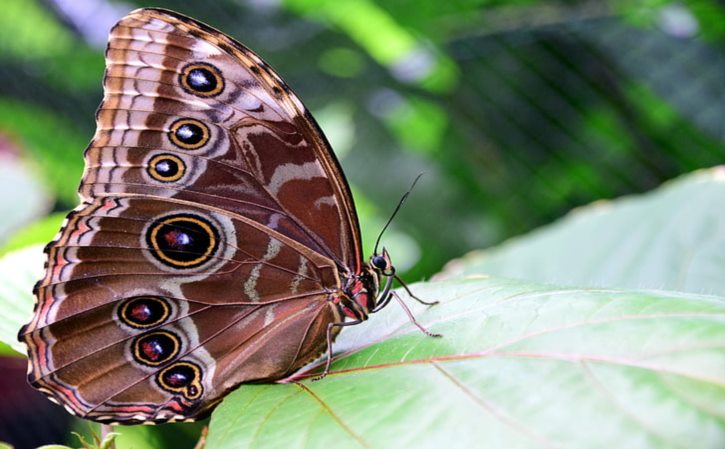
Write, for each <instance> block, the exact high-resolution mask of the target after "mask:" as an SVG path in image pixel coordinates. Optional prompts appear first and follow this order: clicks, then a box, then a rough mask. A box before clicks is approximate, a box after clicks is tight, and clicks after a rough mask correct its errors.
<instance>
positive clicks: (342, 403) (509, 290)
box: [207, 277, 725, 449]
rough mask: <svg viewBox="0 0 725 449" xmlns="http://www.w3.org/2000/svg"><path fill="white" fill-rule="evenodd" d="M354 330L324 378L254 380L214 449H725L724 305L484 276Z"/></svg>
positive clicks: (217, 431) (217, 417)
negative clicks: (409, 311) (409, 314)
mask: <svg viewBox="0 0 725 449" xmlns="http://www.w3.org/2000/svg"><path fill="white" fill-rule="evenodd" d="M414 288H415V291H416V292H417V293H420V294H421V295H423V296H424V297H426V298H438V299H440V300H442V303H441V304H439V305H437V306H434V307H431V308H430V309H428V310H423V309H422V308H420V307H419V308H417V310H416V316H417V317H418V318H419V320H420V321H421V322H422V323H423V324H424V325H426V326H428V327H429V328H430V329H431V330H433V331H436V332H441V333H443V334H444V337H443V338H441V339H434V338H429V337H426V336H424V335H423V334H422V333H421V332H419V331H418V330H417V329H416V328H414V327H413V326H412V325H411V324H410V323H409V321H408V320H407V318H406V317H405V315H404V314H403V313H402V312H401V310H400V308H399V307H397V306H396V305H391V307H389V308H388V309H386V310H385V311H384V312H383V313H380V314H379V315H377V316H374V317H372V319H371V320H370V322H369V323H366V324H364V325H360V326H356V327H355V328H352V329H346V330H345V331H344V332H343V333H342V334H341V338H340V341H339V344H338V345H337V346H336V348H337V349H338V350H342V351H344V352H343V356H341V357H340V359H339V360H338V361H337V362H336V363H334V364H333V371H334V372H333V373H332V374H330V375H329V376H327V378H325V379H324V380H322V381H318V382H311V381H309V380H303V381H298V382H293V383H290V384H284V385H245V386H242V387H241V388H240V389H239V390H237V391H236V392H234V393H232V394H231V395H230V396H229V397H228V398H227V399H226V400H225V401H224V402H223V403H222V405H221V406H220V407H219V409H218V410H217V411H216V412H215V413H214V415H213V416H212V421H211V427H210V432H209V440H208V444H207V449H218V448H247V447H249V448H307V447H309V448H316V447H335V448H337V449H340V448H357V447H363V448H391V447H395V448H416V449H420V448H426V447H430V448H440V447H456V448H473V447H482V448H483V447H485V448H489V447H490V448H509V449H511V448H538V447H546V448H559V447H571V448H612V447H622V448H624V447H626V448H630V449H636V448H689V447H693V446H692V444H693V442H697V444H696V447H698V448H700V449H704V448H712V449H716V448H722V447H725V302H724V301H722V300H721V299H720V298H714V297H708V296H697V295H692V294H670V293H665V292H654V291H651V292H645V291H643V292H618V291H612V290H594V289H585V290H582V289H557V288H553V287H541V286H537V285H526V284H522V283H520V282H517V281H506V280H501V279H492V278H486V277H473V278H468V279H465V280H461V279H458V280H450V281H444V282H440V283H429V284H419V285H416V286H414Z"/></svg>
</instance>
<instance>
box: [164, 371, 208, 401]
mask: <svg viewBox="0 0 725 449" xmlns="http://www.w3.org/2000/svg"><path fill="white" fill-rule="evenodd" d="M156 382H157V383H158V384H159V386H160V387H161V388H163V389H164V390H166V391H169V392H172V393H181V394H183V395H184V397H185V398H186V399H189V400H194V399H198V398H199V396H201V393H202V390H203V388H202V386H201V368H199V366H198V365H196V364H195V363H191V362H186V361H181V362H176V363H174V364H172V365H171V366H168V367H166V368H164V369H163V370H161V371H159V373H158V374H157V375H156Z"/></svg>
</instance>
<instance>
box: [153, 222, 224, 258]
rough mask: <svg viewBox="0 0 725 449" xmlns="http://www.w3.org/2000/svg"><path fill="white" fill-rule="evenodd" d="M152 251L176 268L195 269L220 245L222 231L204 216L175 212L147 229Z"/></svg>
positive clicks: (210, 256)
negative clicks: (220, 232)
mask: <svg viewBox="0 0 725 449" xmlns="http://www.w3.org/2000/svg"><path fill="white" fill-rule="evenodd" d="M146 241H147V243H148V246H149V249H151V253H152V254H153V255H154V256H155V257H156V258H157V259H158V260H159V261H160V262H161V263H163V264H165V265H168V266H170V267H173V268H195V267H198V266H200V265H202V264H204V263H205V262H207V261H209V260H210V259H211V258H212V256H213V254H214V252H215V251H216V250H217V248H218V247H219V233H218V231H217V230H216V228H215V227H214V225H212V223H211V222H209V221H208V220H206V219H205V218H201V217H199V216H196V215H190V214H176V215H170V216H167V217H163V218H160V219H158V220H156V221H155V222H154V223H153V224H152V225H151V226H149V228H148V231H147V232H146Z"/></svg>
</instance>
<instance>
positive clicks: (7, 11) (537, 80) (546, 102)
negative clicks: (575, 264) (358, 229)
mask: <svg viewBox="0 0 725 449" xmlns="http://www.w3.org/2000/svg"><path fill="white" fill-rule="evenodd" d="M3 6H4V8H3V14H2V15H0V59H1V62H2V64H0V134H2V137H3V138H5V139H9V140H10V141H12V142H13V143H14V146H15V147H17V148H20V151H21V154H20V157H22V158H23V159H24V162H26V164H25V165H26V166H27V167H29V168H30V169H32V170H33V171H34V173H35V175H36V177H37V180H38V182H39V183H40V184H41V186H42V188H43V189H44V190H45V191H46V192H47V195H48V196H49V197H50V198H52V201H53V202H54V205H53V206H52V207H50V208H49V209H50V210H48V211H47V212H48V213H51V212H58V213H61V215H62V214H63V213H65V212H67V211H68V210H70V209H71V208H73V207H75V205H76V202H77V196H76V193H75V192H76V188H77V186H78V182H79V179H80V175H81V172H82V169H83V164H82V151H83V148H84V147H85V145H86V144H87V142H88V141H89V140H90V138H91V136H92V135H93V132H94V126H95V122H94V115H93V114H94V111H95V108H96V107H97V105H98V103H99V102H100V99H101V97H102V92H101V79H102V76H103V45H104V44H103V39H104V36H105V35H106V34H107V30H108V28H109V27H110V26H111V25H112V23H113V22H114V21H115V20H117V19H118V18H120V17H121V16H122V15H123V14H125V13H127V12H128V11H130V10H132V9H134V8H136V7H141V6H159V7H166V8H169V9H174V10H177V11H179V12H182V13H184V14H187V15H190V16H193V17H195V18H197V19H199V20H202V21H204V22H207V23H209V24H210V25H212V26H214V27H215V28H218V29H221V30H223V31H224V32H226V33H228V34H230V35H232V36H234V37H236V38H237V39H239V40H240V41H242V42H244V43H245V44H246V45H248V46H249V47H250V48H252V49H254V50H255V51H256V52H257V53H258V54H260V55H261V56H262V57H263V58H264V59H265V60H267V61H268V62H269V63H270V64H272V66H274V67H275V68H276V69H277V71H278V72H279V73H280V74H281V76H282V77H283V78H284V79H285V80H286V81H287V82H288V84H289V85H290V86H292V87H293V89H294V90H295V91H296V92H297V94H298V95H299V97H300V98H302V100H303V101H304V102H305V103H306V104H307V106H308V107H309V108H310V109H311V110H312V112H313V114H314V115H315V116H316V117H317V118H318V119H319V121H320V124H321V126H322V128H323V129H324V130H325V132H326V133H327V134H328V136H329V137H330V140H331V142H332V144H333V146H334V147H335V149H336V151H338V154H339V156H340V158H341V163H342V165H343V168H344V169H345V172H346V175H347V177H348V180H349V181H350V182H351V184H352V186H353V191H354V194H355V197H356V202H357V206H358V211H359V213H360V216H361V223H362V227H363V236H364V238H365V247H366V251H367V252H368V253H369V251H371V247H372V243H373V241H374V239H375V237H377V233H378V232H379V231H380V229H381V228H382V225H383V224H384V222H385V220H386V219H387V217H388V215H389V213H390V212H391V211H392V209H393V208H394V206H395V204H396V202H397V201H398V199H399V198H400V196H401V195H402V194H403V193H404V192H405V191H406V190H407V189H408V187H409V186H410V183H411V182H412V180H413V179H414V177H415V176H416V175H417V174H418V173H420V172H424V173H426V175H425V176H424V177H423V179H422V181H421V183H419V185H418V186H417V187H416V190H415V191H414V192H413V195H412V196H411V197H410V199H409V201H408V202H407V203H406V206H405V207H404V208H403V210H402V212H401V214H400V216H399V217H398V218H397V219H396V221H395V223H394V226H393V229H392V230H391V231H390V232H389V233H388V234H387V235H386V236H385V238H384V239H383V243H384V244H385V245H386V246H387V247H388V248H389V249H390V251H391V254H392V255H393V258H394V262H395V263H396V265H398V266H399V267H401V268H403V269H404V271H405V274H404V277H405V278H406V279H408V280H411V281H414V280H417V279H419V278H422V277H427V276H430V275H432V274H433V273H435V272H436V271H438V270H439V269H440V268H441V267H442V266H443V264H444V263H445V262H446V261H448V260H450V259H451V258H453V257H455V256H458V255H460V254H462V253H464V252H466V251H468V250H470V249H473V248H483V247H487V246H490V245H492V244H494V243H497V242H500V241H502V240H504V239H507V238H509V237H512V236H514V235H518V234H521V233H524V232H526V231H528V230H531V229H533V228H535V227H537V226H539V225H541V224H544V223H548V222H551V221H552V220H553V219H555V218H557V217H559V216H561V215H563V214H564V213H566V212H567V211H569V210H570V209H572V208H573V207H577V206H580V205H583V204H587V203H590V202H592V201H594V200H598V199H602V198H614V197H618V196H621V195H625V194H630V193H636V192H642V191H646V190H649V189H651V188H653V187H655V186H657V185H659V184H661V183H662V182H663V181H665V180H667V179H670V178H673V177H675V176H677V175H679V174H682V173H686V172H689V171H692V170H695V169H698V168H702V167H708V166H712V165H716V164H719V163H722V162H723V159H724V156H725V131H724V128H723V126H722V123H723V118H725V83H724V82H723V73H725V51H724V50H725V6H724V4H723V2H722V1H719V0H681V1H672V0H632V1H629V0H589V1H575V0H559V1H542V0H516V1H512V0H508V1H503V0H459V1H455V2H443V1H436V0H428V1H420V0H415V1H413V0H349V1H345V2H339V1H332V0H284V1H279V0H278V1H271V0H248V1H242V0H216V1H214V2H200V1H193V0H183V1H181V0H179V1H172V0H157V1H154V2H146V1H130V0H125V1H123V2H121V1H111V0H88V1H85V2H73V1H71V0H4V2H3ZM0 185H2V186H4V187H3V188H4V189H5V190H7V191H2V192H0V195H3V196H8V195H18V196H22V195H23V192H22V191H17V189H12V187H11V186H8V183H2V184H0ZM0 212H2V213H3V216H4V217H5V219H6V220H8V219H9V218H7V217H8V216H10V215H11V214H8V211H0ZM35 218H36V219H38V220H40V219H42V218H43V217H35ZM22 220H23V221H22V222H18V223H14V224H13V226H12V228H13V229H17V228H22V227H26V226H28V225H30V224H31V223H30V222H29V221H28V218H27V217H24V218H23V219H22ZM58 222H59V218H58V216H53V217H52V218H50V219H48V221H45V222H42V223H40V224H38V225H35V226H34V227H31V228H28V229H24V230H23V231H22V234H21V235H20V236H18V237H16V238H14V239H12V243H11V244H10V245H11V246H12V248H19V247H22V246H24V245H27V244H30V243H38V242H42V241H45V240H46V239H47V238H49V237H52V235H53V234H54V233H55V230H57V228H56V227H55V224H57V223H58ZM10 228H11V227H10V226H8V229H10ZM10 239H11V236H10V235H5V236H3V238H2V240H1V241H2V242H7V241H8V240H10Z"/></svg>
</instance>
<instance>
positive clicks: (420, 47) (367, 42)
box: [284, 0, 458, 92]
mask: <svg viewBox="0 0 725 449" xmlns="http://www.w3.org/2000/svg"><path fill="white" fill-rule="evenodd" d="M284 4H285V6H287V7H288V8H289V9H290V10H292V11H295V12H297V13H299V14H302V15H304V16H306V17H308V18H309V19H311V20H317V21H326V22H327V23H330V24H332V25H334V26H335V27H337V28H339V29H340V30H342V31H344V32H345V33H346V34H347V35H348V36H350V38H351V39H352V40H354V41H355V42H357V44H358V45H360V46H361V47H362V48H364V49H365V51H366V52H367V53H368V54H369V55H370V56H371V57H372V58H373V59H375V60H376V61H378V62H379V63H380V64H382V65H384V66H386V67H388V68H389V69H390V70H391V71H392V72H393V73H394V74H395V75H396V77H397V78H398V79H401V80H403V81H406V82H412V83H418V84H419V85H420V86H422V87H424V88H426V89H428V90H430V91H433V92H446V91H450V90H452V89H453V88H454V87H455V85H456V83H457V81H458V71H457V67H456V65H455V63H454V62H453V61H452V60H451V59H450V58H449V57H448V55H446V54H445V53H443V52H440V51H437V50H435V48H434V47H433V45H432V44H431V43H429V42H427V41H425V40H421V39H419V38H417V37H416V36H415V35H414V34H413V33H411V32H410V31H409V30H407V29H406V28H405V27H403V26H401V25H400V24H399V23H398V22H397V21H396V18H395V17H394V16H392V15H390V13H389V12H388V11H386V10H385V9H383V8H381V7H380V6H379V5H377V4H376V2H374V1H372V0H348V1H345V2H331V1H326V0H285V1H284Z"/></svg>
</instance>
